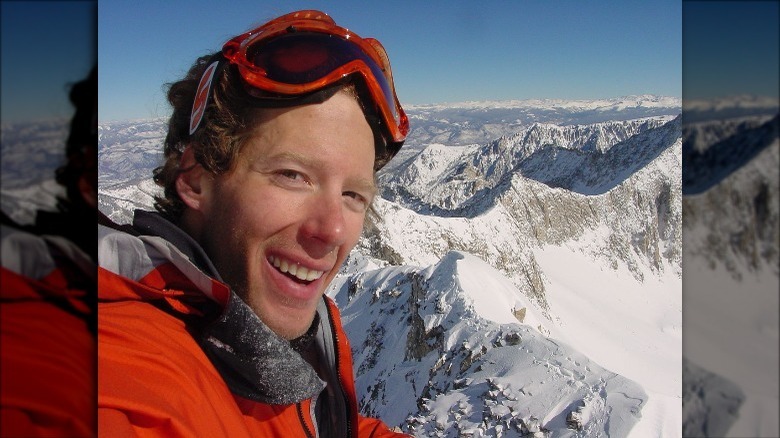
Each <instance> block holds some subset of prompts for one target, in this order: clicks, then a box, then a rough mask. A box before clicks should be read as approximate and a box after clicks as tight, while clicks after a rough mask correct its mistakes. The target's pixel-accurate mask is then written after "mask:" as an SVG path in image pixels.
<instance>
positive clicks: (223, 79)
mask: <svg viewBox="0 0 780 438" xmlns="http://www.w3.org/2000/svg"><path fill="white" fill-rule="evenodd" d="M215 56H216V54H211V55H206V56H201V57H200V58H198V60H197V61H196V62H195V64H193V65H192V67H190V69H189V71H188V72H187V74H186V76H185V77H184V78H183V79H181V80H179V81H177V82H174V83H171V84H168V102H169V103H170V104H171V106H172V107H173V113H172V114H171V117H170V119H169V120H168V134H167V135H166V137H165V143H164V159H165V161H164V163H163V165H162V166H160V167H158V168H156V169H155V170H154V181H155V183H157V184H158V185H160V186H161V187H163V190H164V191H163V196H156V197H155V203H154V206H155V208H156V209H157V210H158V211H159V212H160V213H161V214H163V215H164V216H166V217H167V218H168V219H169V220H171V221H173V222H175V223H176V222H178V220H179V218H180V217H181V215H182V213H183V212H184V210H185V204H184V202H183V201H182V200H181V198H180V197H179V193H178V191H177V190H176V179H177V178H178V176H179V174H180V173H181V172H184V171H186V170H187V169H180V166H179V162H180V160H181V156H182V154H183V152H184V150H185V148H186V147H187V146H190V147H192V148H193V153H194V157H195V160H196V161H197V162H198V163H199V164H200V165H201V166H203V168H204V169H206V170H207V171H209V172H211V173H214V174H221V173H225V172H227V171H229V170H230V169H231V168H232V166H233V164H234V162H235V159H236V157H237V156H238V154H239V152H240V151H241V148H242V147H243V145H244V144H246V142H247V141H248V140H249V138H250V137H251V133H252V130H253V129H254V127H255V124H256V122H257V121H258V120H262V116H263V111H264V109H263V108H262V107H261V106H258V105H257V104H256V100H257V97H254V98H251V97H249V95H248V93H247V91H246V90H245V89H244V85H243V82H242V80H241V79H240V77H239V74H238V72H237V71H236V70H235V69H234V68H230V67H231V66H229V65H228V66H227V67H228V68H224V69H222V72H221V73H220V72H219V71H218V72H217V76H215V79H214V84H213V85H212V86H213V87H214V89H213V90H212V101H211V103H210V104H209V105H208V106H207V107H206V110H205V113H204V115H203V120H202V121H201V125H200V127H199V128H198V129H197V130H196V131H195V133H194V134H192V135H190V131H189V124H190V113H191V110H192V104H193V102H194V100H195V93H196V90H197V87H198V83H199V81H200V79H201V76H202V75H203V72H204V71H205V70H206V68H207V67H208V65H210V64H211V61H212V60H213V59H215ZM362 87H363V85H362V83H361V82H360V81H356V80H352V79H347V80H345V81H343V82H340V83H338V84H335V85H334V86H333V87H332V88H333V91H332V92H333V93H335V92H337V91H341V90H345V91H346V92H347V93H349V94H351V95H352V96H354V97H355V98H356V100H357V101H358V103H359V104H360V106H361V108H362V109H363V112H364V114H365V115H366V119H367V120H368V122H369V125H370V126H371V130H372V131H373V133H374V143H375V149H376V151H377V154H376V159H375V162H374V170H375V172H376V170H377V169H379V168H381V167H382V166H383V165H384V164H385V163H386V162H387V161H389V158H390V157H388V156H387V154H386V153H385V152H384V151H385V150H386V147H385V145H386V141H385V139H384V136H383V135H382V133H381V132H380V129H379V126H378V123H377V122H376V120H378V118H377V117H376V115H375V114H376V110H375V109H374V108H373V105H372V104H371V100H370V99H366V98H363V97H362V96H365V95H366V94H364V93H363V91H362ZM252 99H255V102H253V101H252ZM299 104H300V103H299V102H298V101H296V100H294V99H293V100H291V101H290V104H289V105H288V106H294V105H299Z"/></svg>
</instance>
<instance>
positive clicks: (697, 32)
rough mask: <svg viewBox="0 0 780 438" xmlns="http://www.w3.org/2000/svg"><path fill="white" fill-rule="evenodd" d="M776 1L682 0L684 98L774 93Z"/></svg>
mask: <svg viewBox="0 0 780 438" xmlns="http://www.w3.org/2000/svg"><path fill="white" fill-rule="evenodd" d="M779 6H780V2H779V1H776V0H774V1H773V0H770V1H685V2H683V17H684V21H683V98H685V99H708V98H716V97H724V96H733V95H737V94H753V95H759V96H770V97H778V95H779V93H778V77H780V61H778V60H779V59H780V55H778V54H780V29H779V28H778V24H779V23H780V8H779Z"/></svg>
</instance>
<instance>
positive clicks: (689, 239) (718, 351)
mask: <svg viewBox="0 0 780 438" xmlns="http://www.w3.org/2000/svg"><path fill="white" fill-rule="evenodd" d="M692 106H693V107H694V109H695V110H698V112H699V114H695V115H694V116H693V117H687V116H686V114H687V112H688V110H686V113H685V114H684V119H686V120H690V121H689V122H686V123H685V124H684V125H683V133H684V135H683V138H684V142H683V151H684V153H683V177H684V179H683V192H684V193H685V196H684V197H683V217H684V222H683V223H684V232H683V237H684V245H683V249H684V254H683V258H684V264H685V276H684V280H685V288H684V293H685V295H684V297H685V309H686V313H685V336H686V342H685V350H684V354H685V358H686V361H685V363H686V372H685V374H684V376H685V379H684V380H685V381H684V394H683V396H684V407H685V411H684V431H685V433H686V435H690V436H735V437H737V436H756V437H772V436H778V435H780V426H779V424H778V417H777V411H778V407H779V405H778V398H779V394H780V387H779V384H778V380H777V370H778V356H780V349H779V348H778V312H777V309H778V304H780V303H779V301H778V290H779V289H780V273H779V272H778V271H779V270H780V266H779V265H778V263H779V258H778V254H779V253H780V230H779V228H780V213H779V211H780V197H778V184H779V183H780V170H778V169H779V168H780V141H779V140H778V131H780V119H779V118H778V113H777V99H776V98H775V99H774V103H773V104H772V101H771V100H769V101H768V103H767V100H766V99H757V98H752V99H747V100H746V99H745V98H744V97H740V98H738V99H736V100H735V99H730V100H729V99H720V100H717V101H714V102H708V103H707V102H698V103H695V104H694V105H692ZM762 108H764V110H763V111H761V109H762ZM746 109H749V110H752V111H754V112H757V114H754V115H752V116H745V115H744V112H745V110H746ZM692 111H693V110H692ZM733 114H738V115H739V116H738V117H731V118H724V117H723V116H724V115H733ZM704 115H708V116H709V117H704Z"/></svg>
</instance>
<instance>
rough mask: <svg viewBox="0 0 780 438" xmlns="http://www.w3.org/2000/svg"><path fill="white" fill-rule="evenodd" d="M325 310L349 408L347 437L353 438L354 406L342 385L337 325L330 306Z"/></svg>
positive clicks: (338, 371) (337, 374)
mask: <svg viewBox="0 0 780 438" xmlns="http://www.w3.org/2000/svg"><path fill="white" fill-rule="evenodd" d="M325 308H326V309H327V310H328V319H329V321H328V322H329V325H330V332H331V334H332V336H333V351H334V353H335V354H336V379H337V380H338V382H339V387H341V393H342V395H343V397H344V405H345V406H346V407H347V412H346V415H345V417H346V420H347V436H348V437H349V436H352V425H351V421H352V415H351V413H352V412H353V411H352V409H353V406H350V400H349V397H348V396H347V392H346V391H345V390H344V384H343V383H342V380H343V379H342V376H341V361H340V360H339V338H338V333H336V324H335V323H334V320H333V312H332V311H331V309H330V305H328V304H326V305H325ZM354 409H355V410H356V411H357V407H354Z"/></svg>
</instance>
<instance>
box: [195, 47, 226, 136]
mask: <svg viewBox="0 0 780 438" xmlns="http://www.w3.org/2000/svg"><path fill="white" fill-rule="evenodd" d="M222 59H223V58H222V57H221V56H220V57H219V59H217V60H216V61H213V62H211V64H209V66H208V67H206V70H205V71H204V72H203V76H201V78H200V82H199V83H198V88H197V90H196V91H195V100H194V101H193V102H192V111H191V112H190V136H192V134H194V133H195V132H196V131H197V130H198V127H199V126H200V122H201V121H203V116H204V115H205V114H206V107H208V103H209V98H210V97H211V86H212V83H213V81H214V76H216V72H217V70H218V69H219V66H220V64H221V63H222Z"/></svg>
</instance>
